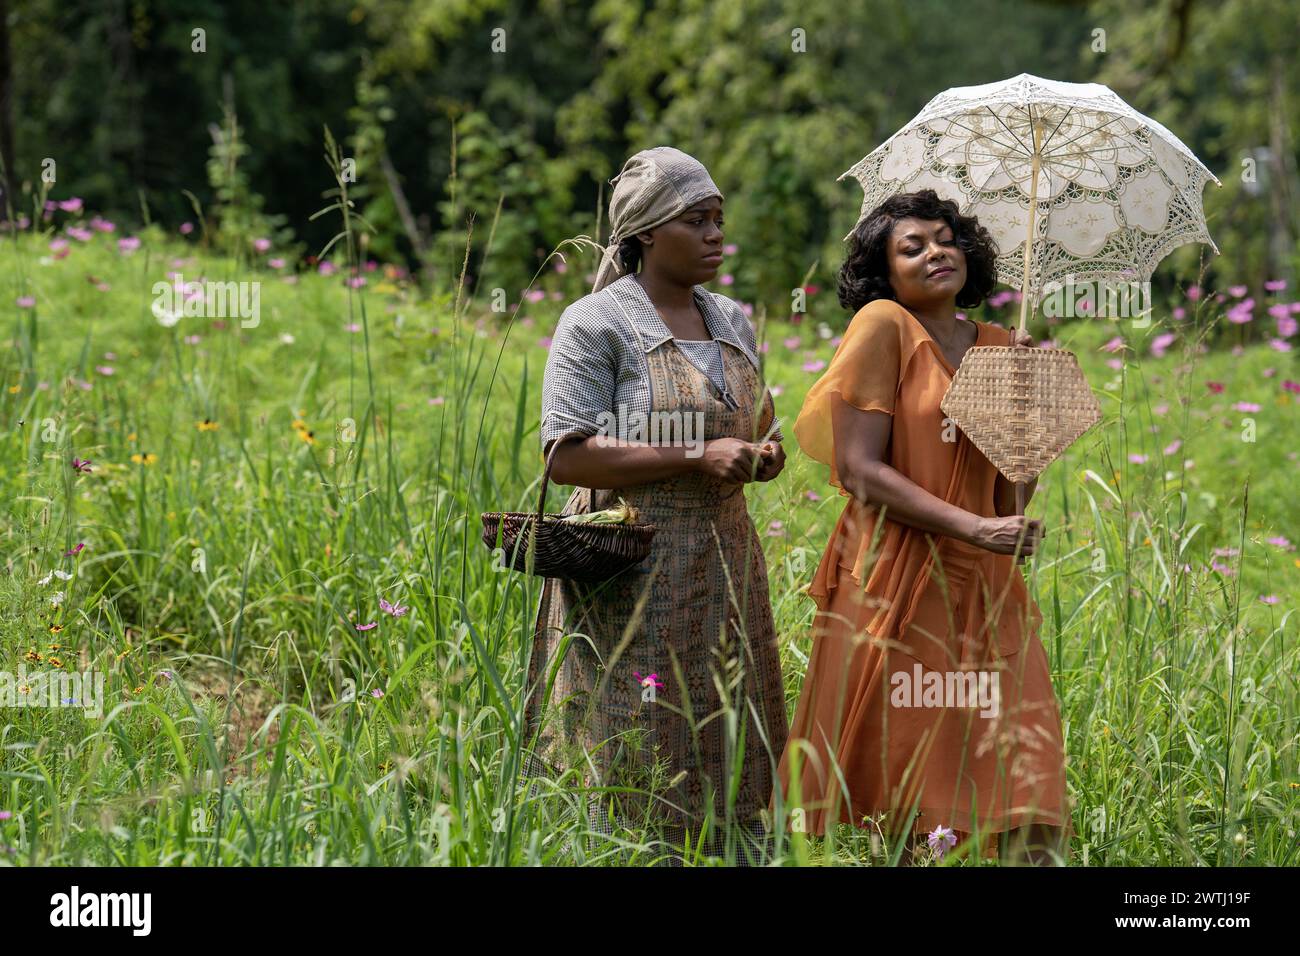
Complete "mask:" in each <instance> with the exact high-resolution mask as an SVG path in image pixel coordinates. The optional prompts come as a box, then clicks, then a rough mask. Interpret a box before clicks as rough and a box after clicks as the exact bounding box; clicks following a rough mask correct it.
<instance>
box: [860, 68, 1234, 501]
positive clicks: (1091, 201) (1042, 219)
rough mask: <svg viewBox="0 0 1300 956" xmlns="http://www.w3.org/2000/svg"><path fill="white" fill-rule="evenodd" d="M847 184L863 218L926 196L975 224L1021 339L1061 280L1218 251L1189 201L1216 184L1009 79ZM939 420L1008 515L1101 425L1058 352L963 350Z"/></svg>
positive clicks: (1112, 121)
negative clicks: (1005, 288)
mask: <svg viewBox="0 0 1300 956" xmlns="http://www.w3.org/2000/svg"><path fill="white" fill-rule="evenodd" d="M850 175H851V176H853V177H854V178H855V179H857V180H858V182H859V183H861V184H862V188H863V200H862V216H866V215H867V214H868V213H870V212H871V210H873V209H875V208H876V206H878V205H879V204H880V203H881V202H883V201H884V200H885V199H887V198H888V197H889V196H891V195H893V194H895V193H897V192H904V191H915V190H918V189H933V190H934V191H935V192H937V193H938V194H939V195H940V196H941V197H943V198H945V199H952V200H954V201H956V202H957V204H958V206H959V207H960V208H961V210H962V212H963V213H964V214H966V215H974V216H976V217H978V218H979V221H980V224H981V225H983V226H984V227H986V228H987V229H988V230H989V232H990V233H991V234H992V235H993V238H994V239H995V240H996V242H997V244H998V248H999V249H1001V250H1006V251H1005V252H1003V253H1002V254H1000V255H999V256H998V258H997V260H996V269H997V274H998V279H999V280H1000V281H1002V282H1004V283H1006V284H1007V285H1010V286H1012V287H1013V288H1017V289H1019V290H1020V291H1021V302H1020V330H1021V331H1024V330H1025V324H1026V320H1027V318H1028V312H1029V308H1030V304H1031V302H1037V301H1039V300H1040V299H1041V297H1042V295H1043V291H1044V290H1045V289H1053V288H1054V287H1055V288H1056V289H1059V288H1060V285H1061V282H1062V280H1065V281H1067V282H1071V283H1073V282H1076V281H1080V280H1081V281H1084V282H1100V283H1106V282H1117V283H1121V284H1124V285H1129V286H1130V287H1131V285H1132V284H1134V283H1142V282H1147V281H1148V280H1149V279H1150V278H1151V275H1152V273H1153V272H1154V271H1155V268H1156V266H1157V265H1158V264H1159V262H1160V260H1161V259H1163V258H1164V257H1165V256H1166V255H1168V254H1169V253H1170V252H1172V251H1173V250H1174V249H1175V248H1177V247H1178V246H1181V245H1184V244H1186V243H1189V242H1205V243H1208V244H1209V245H1210V247H1211V249H1213V251H1214V252H1215V253H1216V254H1217V253H1218V251H1219V250H1218V248H1217V247H1215V245H1214V242H1213V240H1211V239H1210V235H1209V232H1208V230H1207V228H1206V225H1205V212H1204V208H1203V206H1202V202H1201V191H1202V188H1203V187H1204V185H1205V183H1206V182H1208V181H1211V180H1212V181H1213V182H1214V183H1215V184H1216V185H1221V184H1220V183H1219V181H1218V179H1216V178H1215V176H1214V174H1213V173H1211V172H1210V171H1209V170H1208V169H1207V168H1206V167H1205V166H1204V164H1202V163H1201V162H1200V160H1198V159H1197V158H1196V156H1195V154H1193V153H1192V151H1191V150H1190V149H1188V148H1187V147H1186V146H1185V145H1184V144H1183V143H1182V142H1181V141H1180V140H1179V139H1178V137H1176V136H1175V135H1174V134H1173V133H1171V132H1170V131H1169V130H1167V129H1166V128H1165V127H1163V126H1161V125H1160V124H1159V123H1157V122H1156V121H1155V120H1153V119H1151V118H1149V117H1147V116H1144V115H1142V114H1141V113H1139V112H1137V111H1136V110H1134V109H1133V108H1132V107H1131V106H1129V105H1128V104H1127V103H1125V102H1124V101H1123V100H1122V99H1120V98H1119V97H1118V96H1116V95H1115V93H1114V92H1112V91H1111V90H1110V89H1109V88H1107V87H1105V86H1103V85H1101V84H1099V83H1064V82H1060V81H1057V80H1047V79H1043V78H1042V77H1037V76H1032V75H1030V74H1028V73H1021V74H1020V75H1019V76H1015V77H1012V78H1011V79H1009V80H1003V81H1001V82H998V83H986V84H984V85H981V86H964V87H954V88H952V89H949V90H945V91H944V92H943V93H940V94H939V95H938V96H936V97H935V98H934V99H932V100H931V101H930V102H929V103H928V104H926V106H925V108H924V109H922V110H921V112H920V113H918V114H917V115H916V117H915V118H913V119H912V120H911V122H909V123H908V124H907V125H906V126H904V127H903V128H902V129H900V130H899V131H898V132H897V133H895V134H894V135H893V136H891V137H890V138H889V139H888V140H886V141H885V142H884V143H883V144H881V145H880V146H879V147H878V148H877V149H875V150H873V151H872V152H871V153H869V154H868V155H867V156H866V157H864V158H863V159H862V160H861V161H859V162H858V163H857V164H856V165H854V166H853V167H852V168H850V169H849V170H847V171H846V172H845V173H843V175H841V176H840V179H844V178H845V177H846V176H850ZM859 221H861V219H859ZM845 238H848V237H847V236H846V237H845ZM1132 317H1133V318H1138V317H1139V316H1132ZM939 407H940V408H941V409H942V410H943V412H944V414H945V415H947V416H948V417H949V418H951V419H952V420H953V421H954V422H956V424H957V425H958V427H960V428H961V430H962V431H963V432H965V433H966V435H967V436H968V437H969V438H970V440H971V441H972V442H973V443H974V445H975V446H976V447H977V448H979V450H980V451H981V452H983V453H984V455H985V456H986V457H987V458H988V459H989V461H991V462H992V463H993V464H994V465H995V466H996V467H997V469H998V471H1000V472H1001V473H1002V474H1003V476H1004V477H1006V478H1007V480H1009V481H1012V482H1015V486H1016V513H1017V514H1024V505H1025V500H1024V497H1025V485H1026V484H1027V483H1028V482H1029V481H1031V480H1033V479H1034V478H1036V477H1037V476H1038V475H1039V474H1041V473H1042V471H1043V469H1045V468H1046V467H1047V466H1048V465H1049V464H1051V463H1052V462H1053V461H1054V460H1055V459H1056V458H1057V457H1058V456H1059V455H1060V454H1061V453H1062V452H1063V451H1065V449H1066V448H1068V447H1070V445H1071V444H1073V443H1074V442H1075V441H1076V440H1077V439H1078V438H1079V437H1080V436H1081V435H1082V434H1083V433H1084V432H1086V431H1087V430H1088V429H1089V428H1091V427H1092V426H1093V425H1095V424H1096V423H1097V422H1098V421H1100V419H1101V407H1100V406H1099V405H1098V403H1097V399H1096V397H1095V396H1094V395H1093V394H1092V390H1091V388H1090V387H1089V386H1088V382H1087V379H1086V378H1084V375H1083V372H1082V371H1081V370H1080V368H1079V363H1078V361H1077V360H1076V358H1075V356H1074V354H1073V353H1072V352H1068V351H1065V350H1062V349H1036V348H1010V347H1005V346H1003V347H980V348H972V349H970V350H969V351H967V353H966V355H965V357H964V358H963V359H962V363H961V367H960V368H959V369H958V370H957V374H956V375H955V376H954V377H953V380H952V383H951V385H950V386H949V388H948V392H947V394H946V395H945V396H944V398H943V400H942V401H941V402H940V403H939Z"/></svg>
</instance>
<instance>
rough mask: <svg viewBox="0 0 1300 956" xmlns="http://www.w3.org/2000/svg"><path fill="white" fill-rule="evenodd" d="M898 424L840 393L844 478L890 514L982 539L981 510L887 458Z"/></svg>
mask: <svg viewBox="0 0 1300 956" xmlns="http://www.w3.org/2000/svg"><path fill="white" fill-rule="evenodd" d="M893 425H894V420H893V418H892V417H891V416H890V415H888V414H886V413H885V412H878V411H863V410H862V409H860V408H855V407H854V406H853V405H850V404H849V403H848V402H846V401H844V400H843V399H842V398H840V397H839V396H838V395H837V396H835V399H834V404H833V406H832V408H831V427H832V428H833V429H834V431H835V470H836V471H837V472H838V473H839V477H840V484H842V485H843V486H844V488H845V490H846V491H848V492H849V494H851V495H853V497H854V498H856V499H857V500H858V501H860V502H862V503H863V504H870V505H877V506H882V507H884V508H885V514H886V517H888V518H890V519H891V520H893V521H897V522H899V523H900V524H906V525H911V526H912V527H914V528H919V529H920V530H922V531H929V532H931V533H937V534H943V535H947V536H948V537H950V538H957V539H958V540H959V541H964V542H967V543H968V544H976V543H977V542H976V540H975V538H976V536H977V533H978V524H979V521H980V516H979V515H976V514H974V513H973V512H970V511H967V510H966V509H964V508H958V507H957V506H956V505H953V504H949V503H948V502H946V501H944V500H943V499H942V498H939V497H938V496H936V495H932V494H930V492H928V491H926V490H925V489H924V488H922V487H921V486H920V485H918V484H916V482H914V481H912V480H911V479H910V478H908V477H907V476H906V475H904V474H903V473H902V472H900V471H897V470H895V469H894V468H891V467H890V466H889V465H887V464H885V461H884V457H885V448H886V447H887V446H888V444H889V435H890V432H891V430H892V428H893Z"/></svg>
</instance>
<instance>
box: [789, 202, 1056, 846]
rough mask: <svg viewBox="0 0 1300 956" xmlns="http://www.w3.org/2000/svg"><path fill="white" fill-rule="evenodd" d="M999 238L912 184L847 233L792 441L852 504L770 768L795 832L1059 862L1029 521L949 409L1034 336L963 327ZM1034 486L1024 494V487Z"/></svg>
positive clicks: (824, 574)
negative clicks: (980, 357) (953, 396)
mask: <svg viewBox="0 0 1300 956" xmlns="http://www.w3.org/2000/svg"><path fill="white" fill-rule="evenodd" d="M996 254H997V250H996V248H995V246H994V244H993V241H992V239H991V237H990V236H989V234H988V232H987V231H986V230H985V229H984V228H983V227H981V226H980V225H979V223H978V222H977V221H976V220H975V219H974V218H973V217H966V216H962V215H961V214H960V212H959V210H958V207H957V205H956V204H955V203H953V202H950V201H944V200H940V199H939V197H938V196H937V195H936V194H935V193H934V191H933V190H922V191H920V192H917V193H903V194H898V195H895V196H894V197H892V198H890V199H889V200H886V201H885V202H884V203H882V204H881V205H880V206H879V207H877V208H876V209H875V210H873V211H872V212H871V213H870V214H869V215H868V216H866V217H865V218H864V219H863V220H862V221H861V223H859V225H858V227H857V229H855V231H854V233H853V236H852V237H851V239H850V249H849V255H848V258H847V260H846V261H845V264H844V266H843V268H842V269H841V272H840V278H839V297H840V302H841V304H842V305H844V306H845V308H848V309H850V310H852V311H854V312H855V313H856V314H855V315H854V316H853V319H852V321H851V322H850V324H849V327H848V330H847V331H846V332H845V334H844V337H843V340H842V341H841V343H840V345H839V348H838V349H837V350H836V352H835V356H834V358H833V359H832V360H831V363H830V366H829V368H828V369H827V370H826V372H825V374H824V375H823V377H822V378H821V379H820V380H819V381H818V382H817V383H816V384H815V385H814V386H813V387H812V389H811V391H809V393H808V396H807V398H806V399H805V401H804V404H803V408H802V410H801V411H800V414H799V417H798V420H797V422H796V424H795V434H796V436H797V438H798V441H799V445H800V447H801V448H802V449H803V451H804V452H805V453H807V454H808V455H810V456H811V457H813V458H815V459H817V460H818V461H821V462H824V463H826V464H828V465H829V466H830V481H831V484H833V485H835V486H837V487H839V488H840V494H841V495H843V496H846V497H847V498H848V501H847V502H846V503H845V507H844V512H843V514H842V515H841V517H840V520H839V522H838V523H837V525H836V527H835V531H834V533H833V534H832V536H831V540H830V542H829V543H828V544H827V547H826V551H825V553H824V555H823V557H822V560H821V563H820V566H819V567H818V568H817V573H816V576H815V577H814V579H813V582H812V584H811V586H810V587H809V590H808V593H809V594H810V595H811V596H812V598H813V600H814V601H815V602H816V604H817V614H816V615H815V618H814V622H813V648H812V654H811V657H810V660H809V663H808V673H807V678H806V680H805V683H804V686H803V691H802V693H801V695H800V698H799V703H798V706H797V708H796V711H795V717H794V721H793V724H792V726H791V728H790V737H789V741H788V742H787V745H786V747H785V750H784V752H783V754H782V757H781V761H780V765H779V768H778V787H779V795H778V797H776V798H774V801H773V806H774V808H775V806H776V804H777V801H778V800H780V799H783V800H784V801H785V805H786V810H787V814H788V819H789V821H790V827H791V828H792V829H794V830H802V831H804V832H810V833H814V834H823V833H824V832H825V830H826V828H827V826H828V825H831V824H835V823H849V824H853V825H855V826H873V825H875V824H874V823H872V822H870V821H868V820H866V818H868V817H879V816H881V815H883V816H884V818H885V819H884V821H883V824H884V827H885V828H886V831H887V833H888V834H889V835H890V836H902V835H903V834H905V833H907V831H908V829H909V827H908V823H909V821H910V823H911V826H910V831H911V833H910V834H909V835H908V840H909V843H911V844H912V845H913V848H915V843H916V841H917V839H918V837H919V835H921V834H925V833H930V834H932V836H931V838H930V842H931V845H932V846H935V845H936V841H940V840H941V841H944V842H943V844H942V847H941V848H940V851H941V852H944V851H946V849H947V848H948V847H949V846H951V845H952V843H953V842H954V841H960V840H964V839H966V838H968V837H971V838H973V842H972V843H971V844H970V846H971V847H972V848H978V852H979V853H980V854H981V855H985V856H990V855H995V854H996V853H997V852H998V843H999V842H1001V843H1002V850H1003V852H1004V853H1009V855H1010V858H1011V859H1012V860H1013V861H1016V862H1018V861H1020V860H1022V859H1027V860H1029V861H1031V862H1034V863H1044V862H1054V861H1059V860H1060V859H1061V856H1062V854H1063V848H1064V847H1065V846H1067V845H1068V840H1069V836H1070V832H1071V824H1070V813H1069V805H1068V803H1067V798H1066V792H1065V756H1064V746H1063V742H1062V734H1061V719H1060V712H1059V709H1058V707H1057V703H1056V698H1055V695H1054V693H1053V689H1052V682H1051V675H1050V672H1049V669H1048V662H1047V655H1046V652H1045V650H1044V648H1043V644H1042V641H1041V640H1040V638H1039V636H1038V629H1039V626H1040V624H1041V622H1042V614H1041V613H1040V611H1039V609H1038V607H1037V605H1035V603H1034V601H1033V600H1032V599H1031V598H1030V596H1029V594H1028V592H1027V590H1026V588H1025V583H1024V580H1023V578H1022V575H1021V574H1020V572H1019V570H1018V568H1017V567H1015V566H1014V565H1016V564H1018V563H1019V562H1020V561H1023V560H1024V559H1025V558H1027V557H1029V556H1031V555H1032V554H1033V552H1034V549H1035V547H1036V545H1037V543H1038V540H1039V537H1040V534H1041V523H1040V522H1039V521H1037V520H1034V519H1030V518H1026V517H1024V516H1018V515H1016V514H1015V513H1014V512H1015V489H1014V486H1013V485H1012V484H1011V483H1010V482H1008V481H1006V480H1005V479H1004V478H1003V477H1002V476H1001V474H1000V473H998V471H997V469H996V468H994V466H993V465H992V463H990V462H989V460H988V459H987V458H986V457H985V456H984V454H983V453H982V452H981V451H980V450H979V449H978V448H976V447H975V446H974V445H973V444H972V443H971V442H970V440H969V439H968V438H967V437H966V436H965V435H964V434H962V432H961V431H960V430H959V429H958V428H957V426H956V425H955V424H954V423H952V422H951V420H949V419H946V418H945V416H944V415H943V412H942V411H940V409H939V401H940V399H941V398H942V397H943V395H944V392H945V391H946V390H947V388H948V385H949V383H950V382H951V380H952V377H953V376H954V375H955V374H956V369H957V367H958V366H959V365H960V364H961V360H962V356H963V355H964V354H965V352H966V350H967V349H969V348H971V347H973V346H976V345H980V346H985V345H1004V346H1005V345H1013V346H1028V345H1029V344H1030V343H1031V342H1032V340H1031V339H1030V338H1029V337H1028V336H1027V335H1025V334H1023V333H1019V332H1009V331H1008V330H1006V329H1004V328H1001V327H1000V326H997V325H993V324H990V323H986V322H975V321H965V320H964V319H959V318H958V317H957V307H958V306H961V307H965V308H969V307H973V306H976V305H978V304H980V303H981V302H982V301H983V300H984V298H985V297H986V296H987V295H988V294H989V293H990V292H991V291H992V289H993V286H994V283H995V273H994V266H993V263H994V258H995V256H996ZM1034 484H1035V483H1030V485H1029V487H1028V489H1027V492H1028V495H1032V494H1033V486H1034Z"/></svg>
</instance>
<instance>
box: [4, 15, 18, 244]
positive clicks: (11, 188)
mask: <svg viewBox="0 0 1300 956" xmlns="http://www.w3.org/2000/svg"><path fill="white" fill-rule="evenodd" d="M13 100H14V70H13V59H12V57H11V55H10V51H9V0H0V165H2V166H4V171H3V173H0V192H3V193H4V195H3V196H0V220H4V219H5V218H7V217H8V216H9V215H10V214H11V213H12V214H13V215H15V216H16V215H17V214H18V212H19V209H18V193H17V190H16V188H15V186H16V184H17V182H18V173H17V171H16V170H15V169H14V103H13Z"/></svg>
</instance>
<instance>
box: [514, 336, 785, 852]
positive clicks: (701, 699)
mask: <svg viewBox="0 0 1300 956" xmlns="http://www.w3.org/2000/svg"><path fill="white" fill-rule="evenodd" d="M670 343H671V340H669V341H665V342H664V343H662V344H661V345H659V346H658V347H656V348H654V349H652V350H651V351H650V352H648V353H646V361H647V362H648V364H649V373H650V383H651V412H652V413H654V412H661V413H664V412H680V413H681V418H682V421H683V422H687V421H689V422H691V423H692V425H694V424H695V423H698V422H699V418H698V417H696V416H695V415H694V413H696V412H702V413H703V434H700V433H698V432H696V433H695V434H690V433H687V436H686V437H687V438H689V439H692V440H696V441H701V442H702V441H704V440H710V439H715V438H723V437H734V438H739V439H742V440H745V441H755V440H758V439H760V438H761V437H762V436H764V435H766V434H767V432H768V429H769V428H770V427H771V424H772V421H773V419H774V417H775V409H774V407H773V404H772V400H771V396H770V393H768V391H767V389H766V388H764V387H763V386H762V384H761V382H760V379H759V376H758V372H757V370H756V369H755V368H754V367H753V364H752V363H751V362H750V361H749V359H748V358H746V356H745V355H744V353H743V352H741V351H740V350H739V349H736V348H735V347H734V346H733V345H731V344H730V343H728V342H721V343H720V344H721V350H722V354H723V367H724V380H725V382H726V384H727V391H726V392H720V391H719V390H718V388H717V387H716V386H715V385H714V384H713V383H712V382H711V381H710V380H709V378H708V377H707V376H706V375H705V374H704V373H703V372H701V371H700V370H699V369H698V368H696V366H695V365H694V364H692V363H691V362H690V361H689V360H688V359H687V358H686V357H685V356H684V355H683V354H682V352H681V350H680V349H678V348H677V347H676V345H675V344H670ZM759 395H762V396H763V403H762V406H761V408H757V409H756V406H757V399H758V396H759ZM756 418H757V422H756V421H755V419H756ZM661 420H662V419H661ZM678 434H680V433H678ZM628 437H629V438H632V437H635V436H633V435H631V434H629V435H628ZM662 440H663V439H662V438H661V441H662ZM620 497H621V498H624V499H625V500H626V501H627V502H628V503H629V504H631V505H633V506H634V507H635V508H636V509H637V510H638V511H639V512H640V520H641V521H642V522H645V523H648V524H653V525H654V526H655V527H656V528H657V529H658V530H657V532H656V534H655V537H654V542H653V548H652V551H651V553H650V555H649V556H648V557H647V558H646V559H645V560H644V561H642V562H641V563H639V564H637V565H635V566H633V567H632V568H630V569H628V570H627V571H624V572H622V573H621V574H619V575H617V576H615V577H614V578H611V579H610V580H608V581H605V582H602V583H601V584H598V585H583V584H580V583H577V582H573V581H569V580H567V579H560V578H548V579H546V582H545V584H544V586H543V588H542V594H541V599H540V601H539V606H538V615H537V624H536V629H535V633H534V639H533V653H532V657H531V661H530V664H529V674H528V687H527V692H528V694H529V698H528V703H527V706H526V717H527V720H528V727H529V733H530V737H531V734H532V733H533V732H536V731H538V730H540V731H541V733H540V736H539V738H538V742H537V745H536V750H535V753H536V754H537V755H538V756H539V757H541V758H542V759H543V760H544V761H545V762H546V763H547V764H550V765H551V766H553V767H557V766H569V767H575V768H581V769H582V770H583V772H584V782H585V784H586V785H587V786H594V787H611V788H632V789H638V790H641V791H645V792H643V793H628V792H617V793H610V792H608V791H607V792H606V793H604V794H603V795H602V796H601V799H600V803H601V804H603V805H605V806H610V807H613V808H614V810H615V813H616V814H618V815H620V816H621V819H622V821H623V822H626V823H628V824H629V825H647V824H650V823H652V822H660V823H662V824H664V825H668V826H676V827H690V828H691V829H692V830H694V831H696V832H698V830H699V828H700V827H701V826H702V824H703V822H704V820H705V819H706V818H707V817H710V816H711V818H712V820H713V822H714V824H715V825H716V826H721V825H722V824H723V823H724V822H725V821H726V820H727V819H728V817H730V819H731V820H732V821H733V822H735V823H738V824H742V825H746V826H748V827H751V828H752V827H754V826H756V825H757V823H756V821H757V820H758V818H759V817H760V815H761V814H762V813H763V812H764V811H765V809H766V808H767V805H768V800H769V798H770V796H771V790H772V781H773V778H774V773H775V767H776V763H777V761H778V760H779V758H780V755H781V752H782V750H783V748H784V746H785V741H786V736H787V733H788V722H787V718H786V706H785V693H784V688H783V686H782V682H781V669H780V661H779V655H778V649H777V636H776V628H775V625H774V623H773V619H772V607H771V603H770V601H769V597H768V578H767V564H766V561H765V560H764V557H763V551H762V548H761V546H760V543H759V538H758V534H757V532H756V531H755V529H754V524H753V521H752V520H751V519H750V517H749V510H748V506H747V501H746V497H745V490H744V485H741V484H736V483H734V482H727V481H724V480H722V479H718V478H714V477H712V476H709V475H705V474H703V473H694V472H691V473H685V474H679V475H676V476H674V477H671V478H667V479H663V480H660V481H654V482H649V483H646V484H641V485H636V486H632V487H624V488H618V489H613V490H607V489H606V490H602V489H595V490H593V489H588V488H577V489H575V490H574V492H573V494H572V495H571V496H570V497H569V499H568V501H566V502H565V505H564V509H563V510H564V512H565V513H569V514H572V513H577V512H586V511H591V510H601V509H604V508H607V507H611V506H613V505H616V504H617V503H618V499H619V498H620ZM561 651H563V653H564V657H563V660H562V661H560V662H559V664H558V668H557V667H556V664H557V660H556V658H557V654H558V653H560V652H561ZM552 675H553V676H552ZM551 680H553V684H552V685H551V688H550V693H549V695H548V694H547V693H546V690H547V685H548V681H551ZM543 704H544V705H545V706H543ZM543 718H544V723H543ZM579 747H580V748H581V750H582V751H585V752H586V753H587V754H589V756H585V755H584V754H583V753H582V752H580V751H578V750H577V749H576V748H579ZM656 765H657V766H656ZM533 766H536V765H535V764H533ZM591 766H594V768H595V771H596V773H595V775H592V774H591V773H590V772H589V771H590V767H591ZM733 775H734V776H736V777H737V778H738V779H737V780H735V783H736V784H737V786H736V789H735V791H734V795H731V790H732V786H733ZM729 802H730V809H728V806H729Z"/></svg>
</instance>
